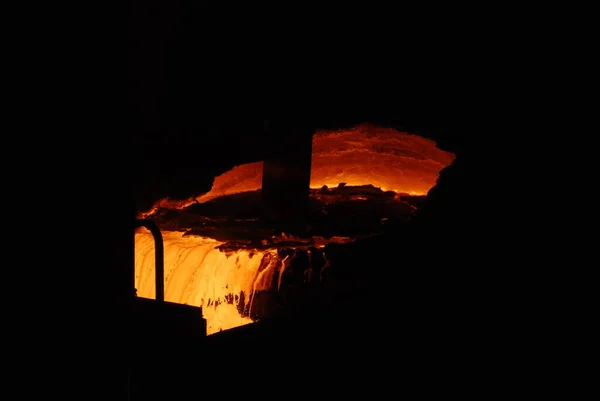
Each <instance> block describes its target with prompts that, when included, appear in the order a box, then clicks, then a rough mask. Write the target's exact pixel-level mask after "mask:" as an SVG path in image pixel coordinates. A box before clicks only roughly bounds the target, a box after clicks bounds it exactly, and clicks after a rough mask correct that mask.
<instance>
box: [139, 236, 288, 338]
mask: <svg viewBox="0 0 600 401" xmlns="http://www.w3.org/2000/svg"><path fill="white" fill-rule="evenodd" d="M183 234H184V233H182V232H169V231H166V232H163V241H164V244H165V301H169V302H176V303H180V304H187V305H194V306H201V307H202V313H203V315H204V318H205V319H206V322H207V332H208V334H212V333H216V332H218V331H220V330H227V329H230V328H233V327H237V326H241V325H244V324H248V323H251V322H252V320H251V319H250V318H249V317H242V316H241V315H240V313H239V312H238V305H239V304H240V299H239V297H238V299H235V296H236V295H238V296H239V294H240V293H242V292H244V294H245V297H246V300H248V301H249V302H251V299H252V294H253V293H255V292H256V291H260V290H267V289H269V286H270V284H271V280H272V279H273V274H274V273H275V272H276V271H277V272H278V274H279V275H281V274H282V273H283V271H284V270H285V260H283V261H282V260H280V259H278V258H277V250H275V249H272V250H266V251H248V250H240V251H237V252H235V253H234V254H231V255H227V254H226V253H224V252H221V251H220V250H219V249H216V248H217V247H218V246H219V245H221V244H223V243H222V242H218V241H215V240H213V239H211V238H204V237H184V236H183ZM267 254H269V256H267ZM251 255H252V256H251ZM265 257H267V259H265V262H267V261H268V262H269V263H268V264H267V266H266V267H265V268H264V269H263V270H261V271H259V270H260V269H259V267H260V265H261V262H262V261H263V259H264V258H265ZM135 285H136V288H137V293H138V296H139V297H143V298H152V299H154V298H155V297H156V287H155V284H154V239H153V238H152V235H151V234H150V232H149V231H148V230H146V229H145V228H141V229H139V231H138V232H136V235H135ZM229 297H233V299H232V300H231V303H228V302H227V299H228V298H229Z"/></svg>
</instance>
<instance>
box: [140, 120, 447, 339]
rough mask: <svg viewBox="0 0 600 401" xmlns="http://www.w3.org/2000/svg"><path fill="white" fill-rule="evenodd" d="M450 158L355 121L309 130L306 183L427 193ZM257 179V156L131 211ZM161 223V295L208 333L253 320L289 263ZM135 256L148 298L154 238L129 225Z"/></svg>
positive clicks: (273, 253) (416, 140) (177, 205)
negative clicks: (188, 310) (206, 182)
mask: <svg viewBox="0 0 600 401" xmlns="http://www.w3.org/2000/svg"><path fill="white" fill-rule="evenodd" d="M453 160H454V155H453V154H451V153H448V152H445V151H442V150H440V149H438V148H437V147H436V146H435V143H434V142H433V141H431V140H429V139H426V138H422V137H420V136H417V135H410V134H406V133H400V132H398V131H396V130H394V129H391V128H383V127H376V126H371V125H361V126H358V127H355V128H353V129H349V130H336V131H318V132H317V133H316V134H315V136H314V138H313V155H312V166H311V180H310V186H311V188H321V187H322V186H325V185H326V186H329V187H336V186H337V185H338V184H339V183H345V184H346V185H347V186H359V185H369V184H371V185H373V186H374V187H376V188H380V189H382V190H383V191H393V192H395V193H398V194H409V195H426V194H427V192H428V191H429V189H430V188H432V187H433V186H434V185H435V183H436V180H437V178H438V176H439V172H440V170H442V169H443V168H444V167H446V166H448V165H450V164H451V163H452V161H453ZM261 182H262V162H258V163H248V164H244V165H241V166H237V167H234V168H233V169H232V170H230V171H228V172H226V173H224V174H222V175H220V176H218V177H216V178H215V180H214V183H213V186H212V188H211V190H210V191H209V192H207V193H205V194H203V195H200V196H198V197H195V198H192V199H190V200H186V201H175V200H170V199H163V200H161V201H159V202H157V203H156V204H155V205H154V207H153V208H152V209H151V210H149V211H148V212H146V213H140V215H139V216H138V217H139V218H152V217H151V216H152V215H153V214H154V213H156V211H158V210H159V209H174V210H182V209H185V208H186V207H188V206H190V205H191V204H194V203H206V202H209V201H211V200H216V199H218V198H220V197H223V196H228V195H233V194H239V193H244V192H248V191H256V190H258V189H260V188H261ZM162 231H163V240H164V247H165V300H166V301H170V302H176V303H182V304H189V305H194V306H201V307H202V310H203V314H204V318H205V319H206V321H207V332H208V334H213V333H216V332H219V331H221V330H227V329H230V328H233V327H237V326H241V325H244V324H248V323H251V322H253V321H254V320H253V318H254V317H253V315H252V313H251V311H252V302H253V301H254V299H255V295H256V294H257V293H258V292H261V291H268V290H273V287H276V288H277V289H278V288H279V286H281V279H282V276H283V274H284V273H285V271H286V268H287V267H288V266H289V263H290V260H289V258H288V257H287V256H286V257H282V256H280V255H279V253H278V249H277V248H270V249H260V250H256V249H239V250H236V251H233V252H232V251H229V252H224V251H222V250H221V249H219V248H218V247H219V246H221V245H223V244H225V242H223V241H217V240H215V239H212V238H207V237H203V236H184V234H185V233H184V232H180V231H165V230H162ZM135 256H136V257H135V284H136V289H137V293H138V296H140V297H144V298H154V297H155V286H154V243H153V239H152V236H151V235H150V234H149V232H148V231H147V230H145V229H138V230H137V231H136V235H135ZM323 256H325V255H323Z"/></svg>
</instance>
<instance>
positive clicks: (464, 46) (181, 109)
mask: <svg viewBox="0 0 600 401" xmlns="http://www.w3.org/2000/svg"><path fill="white" fill-rule="evenodd" d="M129 5H130V8H129V9H128V16H129V19H128V25H127V26H128V38H127V41H126V43H127V49H126V50H127V51H126V55H127V62H126V66H127V79H126V85H127V90H126V94H124V95H123V96H124V97H123V98H121V97H119V96H120V94H121V92H119V95H117V94H115V95H114V97H115V98H116V99H115V98H111V97H108V98H107V99H108V100H107V101H112V100H114V101H115V102H119V101H121V100H123V99H125V100H126V101H125V106H126V107H125V108H124V109H123V113H122V114H123V117H124V118H123V120H120V121H119V122H118V123H115V124H114V125H113V126H108V127H106V128H104V127H103V128H102V133H101V134H100V135H98V136H97V137H96V138H100V139H97V140H96V141H93V140H92V141H91V142H90V143H89V144H86V145H85V146H86V147H87V149H88V150H86V152H84V153H83V154H84V158H88V160H85V164H86V165H87V164H92V166H93V168H92V169H91V173H90V175H91V177H93V178H91V177H90V178H81V179H80V181H78V184H77V186H76V187H77V189H76V190H75V191H74V192H75V193H76V194H78V198H77V199H78V200H79V201H80V202H82V203H83V200H89V202H88V203H87V204H84V205H81V206H79V208H80V210H81V211H80V212H78V218H76V220H77V221H78V223H77V224H87V225H90V226H92V227H93V228H94V230H91V231H94V232H93V233H90V234H86V235H85V236H83V235H82V236H81V238H78V240H79V242H81V247H80V248H81V250H80V251H78V252H81V253H78V254H79V255H81V256H80V257H79V259H80V260H82V261H86V263H85V265H86V266H88V267H86V268H85V270H86V272H82V274H84V275H85V276H87V275H90V276H91V277H93V280H86V282H92V281H95V282H96V283H97V284H98V286H97V287H98V288H94V289H92V290H90V289H89V288H87V287H86V289H85V291H83V293H85V298H86V299H91V300H94V302H93V303H94V305H95V306H97V309H94V313H88V314H84V315H81V314H80V313H81V312H78V313H79V314H80V315H79V316H87V318H89V319H87V318H86V319H85V320H91V322H90V327H89V328H87V330H86V331H85V333H84V335H83V336H81V337H79V338H80V339H82V338H85V339H89V340H86V341H89V342H90V343H92V344H94V345H95V347H96V350H97V351H98V352H97V353H94V355H96V354H97V356H96V357H97V358H98V360H99V361H100V360H101V361H106V363H104V362H102V366H105V367H104V368H100V371H101V373H102V376H103V377H104V376H106V380H105V381H103V383H104V384H103V385H101V387H105V388H108V387H110V388H112V384H116V387H117V391H118V394H121V392H119V391H120V389H123V388H124V387H120V385H121V384H123V383H125V382H124V381H123V380H121V378H123V377H125V375H124V373H125V372H126V370H127V368H128V366H129V364H130V362H131V361H130V359H129V356H130V353H129V350H130V349H131V347H134V346H135V345H133V344H135V342H136V340H135V339H133V338H130V331H128V330H129V326H128V322H129V320H130V316H128V314H127V311H128V310H127V307H126V305H127V297H128V296H129V294H130V293H131V288H130V286H129V276H130V269H132V266H133V235H132V228H131V220H132V219H134V218H135V214H136V212H137V211H139V210H145V209H146V208H147V207H149V206H150V205H151V204H152V203H153V202H154V201H156V200H158V199H161V198H163V197H165V196H170V197H175V198H177V197H181V198H186V197H188V196H190V195H192V194H197V193H199V192H203V191H206V190H208V189H209V188H210V185H211V183H212V179H213V178H214V176H215V175H218V174H220V173H222V172H224V171H226V170H228V169H230V168H231V167H233V166H235V165H238V164H241V163H246V162H251V161H258V160H263V159H264V158H266V157H268V156H269V155H270V154H273V153H274V152H276V148H275V147H274V146H272V144H270V143H269V142H265V141H264V140H263V139H264V133H263V130H262V128H263V124H264V120H276V121H279V122H281V121H283V122H285V123H288V124H297V125H305V126H309V127H314V128H316V129H318V128H341V127H349V126H352V125H354V124H358V123H363V122H372V123H376V124H384V125H391V126H394V127H396V128H398V129H399V130H400V131H409V132H414V133H419V134H420V135H423V136H427V137H430V138H432V139H434V140H435V141H436V142H437V143H438V144H439V146H440V147H442V148H443V149H445V150H448V151H451V152H453V153H455V154H456V155H457V160H456V163H455V166H454V167H453V168H452V169H449V172H448V174H446V178H444V179H443V180H442V181H444V182H445V184H444V185H442V186H440V187H439V188H438V189H437V190H436V192H437V194H433V196H431V197H430V199H429V201H430V202H429V204H426V205H424V207H423V213H422V217H421V219H422V220H421V221H423V223H422V224H421V226H420V228H419V230H418V231H416V232H415V237H414V239H413V240H412V242H411V243H410V245H411V246H410V248H411V249H412V251H411V255H408V254H407V255H406V258H410V259H411V260H412V261H417V260H418V261H419V263H420V264H421V265H422V266H425V267H424V268H422V269H416V270H418V273H415V272H411V273H410V274H409V275H408V277H410V278H412V279H413V281H412V283H416V284H415V287H416V288H420V289H423V288H427V292H426V293H427V294H434V295H435V296H434V297H430V298H428V301H427V302H425V303H424V304H423V305H418V306H417V305H416V304H413V306H414V307H415V309H414V310H415V312H413V313H411V314H410V315H411V316H413V317H414V316H416V315H417V312H416V311H417V310H421V309H422V310H429V311H431V308H432V305H441V304H443V305H446V306H447V308H446V310H448V309H449V308H450V306H448V305H452V304H453V305H457V304H461V305H463V306H464V305H467V304H468V305H470V308H466V309H463V312H461V315H462V317H461V319H456V321H455V322H457V324H458V325H461V324H462V327H463V329H464V330H469V329H470V328H472V325H470V324H466V323H465V322H466V321H467V320H468V319H470V318H471V317H472V316H475V315H479V316H481V311H482V310H484V309H486V308H488V309H490V310H491V309H493V308H496V307H497V305H496V304H495V303H490V302H489V301H490V299H492V298H493V296H492V294H494V293H497V291H498V288H499V287H500V284H501V283H506V280H505V279H503V278H502V277H500V276H499V275H497V274H496V275H495V277H496V281H492V280H490V279H491V277H492V275H491V273H486V274H485V275H483V276H482V275H481V274H479V275H473V274H470V273H471V272H472V271H480V270H478V269H479V265H480V264H481V263H483V262H482V260H485V259H486V258H487V256H484V255H486V249H487V248H488V247H489V244H490V243H491V242H490V241H488V240H487V239H486V236H485V235H482V233H483V230H481V229H480V227H481V226H483V225H485V223H486V222H487V221H489V219H490V218H491V217H490V216H491V215H492V214H493V213H490V212H489V207H488V202H487V200H486V199H488V198H487V195H485V193H487V191H485V190H484V187H485V185H484V183H485V182H486V180H485V179H482V178H481V177H484V178H485V177H486V175H487V174H488V169H487V166H488V165H489V164H490V158H491V156H490V155H491V154H493V153H494V152H493V151H491V150H490V148H489V147H486V148H485V149H486V150H485V152H483V153H481V152H479V149H480V148H481V145H482V144H483V143H487V142H488V141H484V140H483V139H484V138H486V137H488V136H490V135H492V134H493V133H494V132H495V131H496V130H497V127H496V126H497V125H498V124H497V122H498V121H499V120H497V118H498V117H497V116H495V117H494V119H492V118H491V117H490V114H491V113H489V110H490V107H488V103H487V99H490V98H493V97H494V93H495V89H494V88H496V87H497V86H498V79H496V78H497V74H496V73H492V72H491V71H490V70H489V69H487V68H485V67H486V66H488V65H490V64H492V63H494V61H493V60H491V59H490V56H489V49H490V48H491V47H493V43H492V41H493V39H492V38H493V35H492V37H490V39H486V40H485V41H484V43H483V44H482V43H481V42H482V41H481V37H478V38H477V39H475V36H477V35H474V33H473V32H474V30H475V31H476V29H475V27H473V26H470V27H468V28H467V27H465V25H463V24H462V22H460V21H461V20H460V19H459V18H458V17H454V16H452V17H450V16H449V15H448V14H447V13H446V10H437V11H436V12H433V11H430V12H428V13H423V12H418V10H415V11H414V12H413V11H412V10H408V8H406V7H400V8H393V9H388V10H371V9H369V10H365V9H357V10H350V9H349V8H348V7H347V8H345V9H344V10H343V11H342V10H339V9H338V10H335V9H333V8H331V9H324V8H322V9H318V10H316V9H310V10H309V9H307V10H298V9H294V10H291V9H286V10H284V9H281V10H275V9H274V8H271V7H268V8H267V7H264V8H261V9H259V8H257V7H255V6H253V7H247V6H242V5H235V6H234V5H231V6H229V5H222V6H221V7H214V6H211V7H208V6H206V5H205V3H202V2H191V1H189V2H186V1H169V2H166V1H151V2H141V1H139V2H138V1H135V2H131V3H129ZM454 11H455V12H457V13H458V15H463V14H462V12H461V11H460V10H454ZM311 16H312V17H316V18H308V17H311ZM316 20H318V21H316ZM482 24H483V23H482ZM284 32H287V34H284ZM493 114H496V113H493ZM88 187H89V189H88ZM79 190H81V191H79ZM92 205H93V206H92ZM486 209H487V210H486ZM482 211H483V212H482ZM404 235H405V234H403V233H399V234H398V237H396V238H390V239H388V240H386V241H382V242H381V243H378V244H370V245H369V246H370V247H371V249H365V250H362V251H361V252H362V253H361V254H360V257H359V258H357V261H356V264H357V265H358V264H359V263H361V262H363V261H367V260H368V259H369V256H368V255H376V257H375V258H374V260H372V261H371V264H372V265H377V266H379V267H378V268H377V269H380V268H382V267H381V266H386V268H387V269H390V271H395V268H394V266H395V264H396V263H395V260H396V258H397V256H396V255H397V252H398V249H397V240H398V238H400V237H402V236H404ZM90 242H92V243H94V244H97V245H95V246H94V248H93V249H94V250H93V252H92V254H93V257H90V248H89V243H90ZM373 249H377V251H376V252H375V253H373V252H372V250H373ZM390 249H395V250H396V251H395V254H394V255H392V254H390ZM390 260H391V261H390ZM82 264H83V263H82ZM440 266H443V267H444V269H445V270H444V273H443V274H441V275H438V274H437V273H438V272H439V271H440ZM449 266H463V267H465V266H466V268H464V269H459V270H455V271H452V272H450V271H449V270H448V269H447V268H448V267H449ZM77 267H78V268H80V267H79V266H77ZM382 274H383V273H381V272H377V273H376V274H374V275H379V276H381V275H382ZM393 276H394V274H392V275H390V276H388V279H387V281H388V282H389V285H390V291H391V290H392V289H393V285H392V284H393V280H392V277H393ZM431 278H433V283H432V281H431V280H429V281H428V279H431ZM449 282H452V285H450V284H448V283H449ZM482 282H485V283H488V284H487V285H485V286H481V285H480V284H481V283H482ZM96 283H94V284H93V285H95V284H96ZM428 283H432V284H431V285H430V284H428ZM456 284H459V286H458V287H457V286H456ZM409 286H410V285H404V287H403V288H404V289H407V288H408V287H409ZM441 288H445V290H444V291H441V292H440V291H437V290H439V289H441ZM457 288H460V289H461V290H458V292H459V293H460V296H459V297H454V295H455V294H456V293H457V290H456V289H457ZM82 290H83V288H82ZM462 290H466V291H462ZM413 291H415V292H416V291H417V290H416V289H415V290H413ZM82 296H83V294H82ZM388 296H389V297H393V293H389V294H388ZM469 297H479V298H478V300H477V301H476V302H466V301H465V300H466V299H468V298H469ZM425 298H427V297H425V296H423V297H422V298H421V299H425ZM96 304H97V305H96ZM474 305H475V306H477V310H476V311H474V310H473V309H472V306H474ZM76 309H77V308H76ZM78 310H79V309H78ZM362 312H365V311H362ZM362 312H361V313H359V312H358V311H357V313H356V315H355V316H354V317H355V318H356V322H359V321H360V319H361V316H363V315H364V313H362ZM387 312H390V314H389V316H396V315H395V314H394V313H395V312H392V311H386V314H387ZM381 313H382V314H384V312H381ZM440 313H441V312H440ZM430 316H433V315H430ZM488 316H489V314H488ZM407 318H409V317H407ZM309 320H310V319H309ZM340 320H342V319H340ZM345 320H346V323H345V324H340V326H339V327H337V328H333V329H332V330H331V333H332V334H331V336H332V338H333V337H335V336H336V335H337V334H333V333H338V334H339V333H343V332H348V330H350V329H349V328H348V326H347V324H348V323H347V322H348V319H345ZM383 321H384V320H382V322H383ZM398 321H399V320H398V319H390V322H389V325H387V326H386V325H385V324H384V326H383V327H382V331H384V332H387V333H388V334H389V333H397V331H396V328H397V327H398V326H397V325H398ZM458 322H462V323H460V324H459V323H458ZM413 323H414V322H413ZM463 323H464V324H463ZM436 324H437V323H436ZM440 324H441V323H440ZM334 326H335V325H334ZM423 327H426V326H423ZM426 331H427V330H426ZM428 332H429V334H430V336H433V337H435V336H434V333H437V331H433V330H431V331H428ZM419 333H422V332H419ZM305 335H306V336H309V337H310V336H314V333H313V332H312V331H310V330H307V331H306V332H303V334H301V335H300V334H299V335H298V336H296V337H295V338H296V340H292V338H287V339H286V340H285V341H283V342H280V343H278V346H281V345H282V344H283V343H287V342H292V343H296V342H298V341H300V340H301V339H299V338H298V337H300V336H305ZM292 337H293V336H292ZM418 337H419V334H417V332H411V333H410V335H409V337H408V338H406V339H405V340H400V339H399V338H394V339H390V336H389V335H388V336H383V337H380V338H378V337H377V336H376V335H374V336H373V337H370V338H369V339H365V340H364V341H363V344H376V343H381V344H382V343H385V344H392V343H393V344H396V343H397V342H398V341H407V342H409V343H410V342H411V341H416V339H417V338H418ZM283 338H285V336H283ZM428 338H429V339H431V338H432V337H428ZM454 338H455V337H454V336H450V337H447V340H448V341H453V339H454ZM464 338H472V336H467V337H464ZM383 339H385V341H384V340H383ZM232 341H233V343H238V344H244V342H243V341H241V340H239V339H234V340H232ZM448 341H446V343H447V342H448ZM486 341H487V339H486ZM480 343H481V342H480V341H478V342H477V344H480ZM339 344H343V340H340V342H339ZM407 344H408V343H407ZM413 345H414V343H413ZM230 346H231V342H227V344H226V345H224V346H222V347H220V348H218V349H217V350H216V351H215V350H213V351H215V352H216V353H217V354H218V353H221V352H223V353H225V354H226V355H229V354H228V351H227V350H228V349H229V350H231V348H230ZM240 346H241V345H240ZM465 346H468V344H466V345H465V344H464V343H463V344H462V345H461V347H463V348H464V347H465ZM410 347H412V348H411V349H413V350H414V349H415V347H414V346H409V348H410ZM417 348H418V347H417ZM296 349H298V348H296ZM319 350H320V351H317V350H313V353H310V352H309V353H307V355H313V356H315V355H321V354H320V353H319V352H321V351H322V350H323V348H322V347H321V348H319ZM337 350H338V351H340V350H341V349H340V348H339V347H338V348H337ZM365 350H367V348H365V347H363V355H364V352H367V351H365ZM247 351H248V352H247V353H246V354H244V358H242V359H243V361H244V367H246V368H247V367H248V364H249V363H250V362H248V361H249V360H248V358H249V357H250V354H251V351H250V350H247ZM378 352H381V349H379V351H378ZM213 356H214V354H213ZM298 356H299V355H298V354H297V353H296V354H295V357H298ZM206 357H207V358H209V356H206ZM315 357H317V356H315ZM273 358H276V359H277V360H279V358H283V359H285V358H284V357H283V356H280V355H279V353H278V352H277V353H271V354H270V355H269V356H268V357H264V358H260V357H257V358H256V359H254V358H251V360H252V361H254V362H253V363H255V364H257V365H261V364H271V366H272V364H273V363H274V362H273V361H274V359H273ZM163 362H164V361H163ZM156 363H157V364H160V362H159V360H157V362H156ZM186 363H187V362H186ZM305 363H306V361H305V360H303V362H302V364H301V366H305ZM370 363H375V362H373V360H371V362H370ZM386 363H388V362H386ZM110 366H114V367H115V368H114V369H113V368H110ZM261 366H262V365H261ZM315 366H317V365H315ZM369 366H370V365H364V366H363V367H362V368H361V369H367V370H368V369H369ZM240 369H241V368H240ZM303 369H304V368H303ZM332 369H333V368H332ZM309 370H310V369H309ZM260 371H261V370H260V369H258V368H257V370H256V373H259V372H260ZM205 373H206V372H205ZM294 374H295V373H292V372H290V375H292V376H293V375H294ZM215 377H216V378H218V376H215ZM108 384H110V385H111V386H108ZM388 384H393V380H391V381H389V382H388Z"/></svg>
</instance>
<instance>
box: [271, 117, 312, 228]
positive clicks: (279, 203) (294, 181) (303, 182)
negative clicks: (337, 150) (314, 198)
mask: <svg viewBox="0 0 600 401" xmlns="http://www.w3.org/2000/svg"><path fill="white" fill-rule="evenodd" d="M265 128H266V131H267V137H266V138H267V141H268V142H269V145H270V147H271V149H272V150H273V151H272V152H270V153H271V155H270V156H269V157H268V158H267V159H266V160H265V161H264V163H263V175H262V219H263V222H264V223H265V224H266V225H268V226H271V227H274V228H278V229H281V230H282V231H287V232H293V233H302V232H303V231H304V230H305V227H306V217H307V211H308V196H309V190H310V172H311V161H312V157H311V156H312V138H313V135H314V133H315V129H314V128H312V127H305V126H300V125H299V124H298V123H297V122H296V123H295V124H293V123H289V122H285V121H269V122H268V123H267V124H266V127H265Z"/></svg>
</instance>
